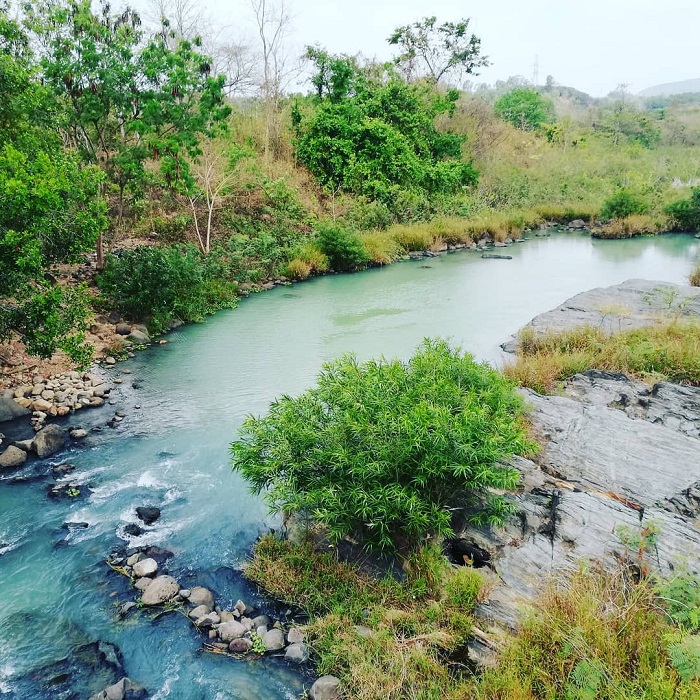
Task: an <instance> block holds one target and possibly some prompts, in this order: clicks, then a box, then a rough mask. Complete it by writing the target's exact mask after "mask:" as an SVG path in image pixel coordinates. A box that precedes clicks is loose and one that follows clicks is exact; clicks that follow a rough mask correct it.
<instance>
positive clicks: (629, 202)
mask: <svg viewBox="0 0 700 700" xmlns="http://www.w3.org/2000/svg"><path fill="white" fill-rule="evenodd" d="M649 209H651V206H650V205H649V202H648V201H647V200H646V199H645V198H644V197H642V196H641V195H640V194H637V193H636V192H630V191H629V190H626V189H621V190H620V191H619V192H616V193H615V194H614V195H612V196H611V197H608V198H607V199H606V200H605V202H604V203H603V208H602V209H601V210H600V216H601V218H602V219H623V218H625V217H626V216H632V215H633V214H646V213H647V212H648V211H649Z"/></svg>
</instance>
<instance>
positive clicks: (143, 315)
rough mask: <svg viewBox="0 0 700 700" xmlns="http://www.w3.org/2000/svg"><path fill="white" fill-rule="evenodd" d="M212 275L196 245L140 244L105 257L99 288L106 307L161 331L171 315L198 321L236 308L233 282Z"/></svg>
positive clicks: (212, 269)
mask: <svg viewBox="0 0 700 700" xmlns="http://www.w3.org/2000/svg"><path fill="white" fill-rule="evenodd" d="M216 272H219V273H220V272H221V270H217V269H216V265H215V261H214V260H208V259H206V258H204V257H203V256H202V254H201V253H200V252H199V250H197V248H195V247H194V246H167V247H161V248H151V247H148V246H140V247H138V248H134V249H133V250H125V251H122V252H121V253H120V254H119V255H118V256H117V255H110V256H108V258H107V260H106V263H105V269H104V271H103V272H102V274H101V275H100V276H99V278H98V286H99V288H100V290H101V291H102V294H103V297H104V299H105V301H106V302H107V303H108V304H109V305H111V306H113V307H114V308H115V309H117V310H118V311H119V312H120V313H122V314H124V315H125V316H126V317H127V318H130V319H133V320H136V321H147V322H148V323H149V327H150V328H151V330H153V331H155V332H161V331H163V330H165V329H166V328H167V326H168V321H169V320H170V319H172V318H174V317H178V318H180V319H182V320H183V321H201V320H202V319H203V318H204V316H205V315H206V314H210V313H213V312H214V311H216V310H217V309H220V308H223V307H226V306H229V307H230V306H234V305H235V300H236V286H235V284H233V283H231V282H229V281H228V280H226V279H225V278H222V277H220V276H218V275H217V274H216Z"/></svg>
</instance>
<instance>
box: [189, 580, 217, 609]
mask: <svg viewBox="0 0 700 700" xmlns="http://www.w3.org/2000/svg"><path fill="white" fill-rule="evenodd" d="M187 598H188V600H189V601H190V603H192V605H206V606H207V607H208V608H209V610H213V609H214V596H213V595H212V592H211V591H210V590H209V589H207V588H204V587H203V586H195V587H194V588H192V589H190V594H189V596H187Z"/></svg>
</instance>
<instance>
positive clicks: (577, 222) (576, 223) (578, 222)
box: [569, 219, 586, 230]
mask: <svg viewBox="0 0 700 700" xmlns="http://www.w3.org/2000/svg"><path fill="white" fill-rule="evenodd" d="M569 228H573V229H578V230H580V229H584V228H586V222H585V221H584V220H583V219H574V220H573V221H569Z"/></svg>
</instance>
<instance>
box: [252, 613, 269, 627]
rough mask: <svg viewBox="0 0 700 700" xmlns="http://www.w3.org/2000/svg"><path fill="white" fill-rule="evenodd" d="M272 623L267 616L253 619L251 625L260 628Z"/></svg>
mask: <svg viewBox="0 0 700 700" xmlns="http://www.w3.org/2000/svg"><path fill="white" fill-rule="evenodd" d="M271 622H272V620H271V619H270V618H269V617H268V616H267V615H258V616H257V617H254V618H253V624H254V625H255V626H256V627H260V626H261V625H265V626H267V625H269V624H270V623H271Z"/></svg>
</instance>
